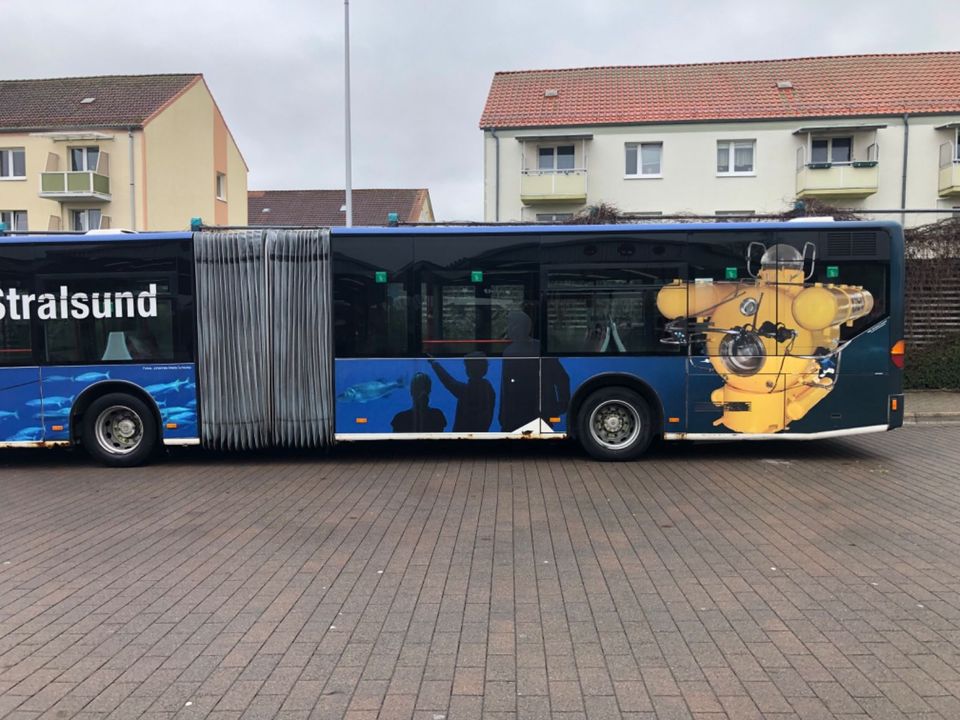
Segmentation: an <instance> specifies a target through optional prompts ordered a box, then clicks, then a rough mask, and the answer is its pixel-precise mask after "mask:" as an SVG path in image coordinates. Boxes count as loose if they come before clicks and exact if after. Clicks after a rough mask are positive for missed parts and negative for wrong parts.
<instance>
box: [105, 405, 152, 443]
mask: <svg viewBox="0 0 960 720" xmlns="http://www.w3.org/2000/svg"><path fill="white" fill-rule="evenodd" d="M96 428H97V431H96V435H97V443H98V444H99V445H100V447H102V448H103V449H104V450H106V451H107V452H109V453H112V454H114V455H126V454H127V453H131V452H133V451H134V450H136V449H137V447H139V445H140V442H141V441H142V440H143V422H141V420H140V416H139V415H137V413H135V412H134V411H133V410H131V409H130V408H128V407H126V406H124V405H111V406H110V407H108V408H107V409H106V410H104V411H103V412H101V413H100V415H98V416H97V424H96Z"/></svg>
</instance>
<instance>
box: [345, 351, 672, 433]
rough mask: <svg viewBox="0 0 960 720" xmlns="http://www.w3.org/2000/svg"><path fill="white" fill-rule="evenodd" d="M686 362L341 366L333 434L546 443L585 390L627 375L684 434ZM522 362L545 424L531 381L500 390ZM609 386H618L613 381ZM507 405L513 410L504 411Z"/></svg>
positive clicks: (609, 359)
mask: <svg viewBox="0 0 960 720" xmlns="http://www.w3.org/2000/svg"><path fill="white" fill-rule="evenodd" d="M685 359H686V358H684V357H680V356H674V357H653V356H651V357H615V356H610V355H606V356H596V357H576V358H552V357H544V358H542V359H539V360H538V359H537V358H526V359H524V358H520V359H518V358H507V359H506V360H504V359H502V358H497V357H491V358H486V359H485V360H486V362H485V363H480V362H478V359H477V358H444V359H440V360H434V361H430V360H427V359H414V358H402V359H338V360H336V409H337V413H336V432H337V433H338V434H341V435H343V434H356V433H359V434H366V435H382V434H385V433H388V434H396V433H451V432H459V433H514V434H517V433H522V432H523V431H524V430H529V431H530V432H532V433H533V434H538V435H541V434H542V435H545V436H549V435H556V434H563V433H566V432H568V431H569V429H570V428H569V422H568V411H569V405H570V402H571V400H572V399H573V398H574V397H576V395H577V392H578V390H580V388H581V387H582V386H583V385H584V383H586V382H588V381H590V380H591V379H593V378H596V377H598V376H604V375H609V376H614V375H619V376H624V375H625V376H630V377H634V378H636V379H637V380H640V381H641V382H644V383H646V384H647V385H648V386H649V387H650V388H651V389H652V390H653V392H654V393H656V395H657V396H658V398H659V400H660V403H661V405H662V408H663V415H664V422H665V426H666V427H667V428H668V429H682V428H683V427H684V423H685V415H686V413H685V411H684V405H685V397H684V393H685V376H684V361H685ZM527 362H529V363H532V364H533V366H534V367H533V372H534V373H536V368H537V364H538V363H539V366H540V368H541V370H540V374H541V380H542V387H543V397H541V399H540V404H541V407H540V411H541V412H540V419H541V420H542V421H543V423H538V422H537V420H538V417H537V414H536V410H537V402H536V398H535V397H534V398H533V401H532V402H530V401H529V398H528V397H527V393H526V392H525V391H533V393H536V392H537V382H536V380H537V378H536V375H535V374H534V376H533V377H532V378H530V379H529V381H527V382H523V383H519V384H522V385H526V387H523V388H519V389H518V388H517V387H516V385H511V387H510V388H509V391H508V392H507V393H504V392H503V390H504V387H503V386H504V384H505V383H515V384H516V383H517V377H518V373H517V372H516V368H513V369H512V370H511V372H507V373H505V372H504V363H514V364H518V363H527ZM521 369H523V368H521ZM468 372H469V374H468ZM521 374H522V373H521ZM609 382H610V384H616V383H617V381H616V380H614V379H611V380H610V381H609ZM415 397H417V398H419V400H418V401H417V402H415V401H414V398H415ZM504 402H507V403H508V404H510V407H504V406H503V403H504ZM531 407H532V410H530V408H531ZM524 413H526V414H524ZM511 418H513V420H512V421H511V420H510V419H511ZM670 418H673V419H674V420H673V422H670V421H669V419H670Z"/></svg>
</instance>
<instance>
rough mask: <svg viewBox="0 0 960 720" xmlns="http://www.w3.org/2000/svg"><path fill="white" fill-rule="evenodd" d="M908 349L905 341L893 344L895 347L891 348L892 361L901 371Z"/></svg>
mask: <svg viewBox="0 0 960 720" xmlns="http://www.w3.org/2000/svg"><path fill="white" fill-rule="evenodd" d="M906 349H907V346H906V343H904V342H903V340H897V341H896V342H895V343H894V344H893V347H892V348H890V361H891V362H892V363H893V364H894V366H896V367H898V368H900V369H901V370H903V361H904V353H905V352H906Z"/></svg>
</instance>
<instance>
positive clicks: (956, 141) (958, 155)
mask: <svg viewBox="0 0 960 720" xmlns="http://www.w3.org/2000/svg"><path fill="white" fill-rule="evenodd" d="M953 161H954V162H955V163H960V127H955V128H954V129H953Z"/></svg>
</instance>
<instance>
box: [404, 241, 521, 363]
mask: <svg viewBox="0 0 960 720" xmlns="http://www.w3.org/2000/svg"><path fill="white" fill-rule="evenodd" d="M415 253H416V260H417V269H416V283H417V289H418V291H419V293H420V316H419V345H420V353H421V354H429V355H434V356H437V357H459V356H463V355H467V354H468V353H474V352H481V353H483V354H485V355H501V354H503V352H504V350H505V349H506V348H507V347H509V346H510V345H511V343H514V342H518V341H521V340H522V341H524V347H526V348H530V347H533V346H534V345H533V344H532V343H531V342H530V341H536V342H537V343H539V339H540V333H539V311H538V297H539V263H538V255H539V243H538V238H537V237H536V236H534V235H526V236H510V237H504V236H497V235H477V236H471V235H450V236H438V235H424V236H420V237H418V238H417V239H416V245H415ZM518 334H522V335H524V337H523V338H520V337H517V335H518ZM537 346H538V345H537ZM538 352H539V351H538Z"/></svg>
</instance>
